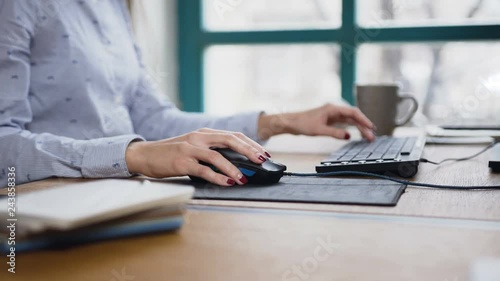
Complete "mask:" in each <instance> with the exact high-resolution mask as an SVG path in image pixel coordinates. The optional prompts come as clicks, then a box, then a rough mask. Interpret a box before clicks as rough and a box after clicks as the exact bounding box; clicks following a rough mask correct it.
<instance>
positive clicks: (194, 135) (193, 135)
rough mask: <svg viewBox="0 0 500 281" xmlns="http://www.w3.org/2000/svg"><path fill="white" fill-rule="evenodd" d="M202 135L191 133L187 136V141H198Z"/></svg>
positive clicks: (196, 132)
mask: <svg viewBox="0 0 500 281" xmlns="http://www.w3.org/2000/svg"><path fill="white" fill-rule="evenodd" d="M200 133H201V132H198V131H195V132H191V133H189V134H187V137H186V140H187V141H188V142H193V141H196V140H197V139H198V138H199V137H200Z"/></svg>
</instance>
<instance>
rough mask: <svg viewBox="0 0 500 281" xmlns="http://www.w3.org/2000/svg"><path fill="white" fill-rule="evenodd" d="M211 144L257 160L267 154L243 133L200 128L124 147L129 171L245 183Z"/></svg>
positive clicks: (223, 183)
mask: <svg viewBox="0 0 500 281" xmlns="http://www.w3.org/2000/svg"><path fill="white" fill-rule="evenodd" d="M211 147H219V148H222V147H228V148H231V149H232V150H234V151H236V152H239V153H241V154H243V155H245V156H246V157H248V158H249V159H250V160H251V161H253V162H255V163H258V164H261V163H263V162H264V161H266V157H265V156H264V155H267V156H268V157H270V155H269V153H268V152H267V151H265V150H264V149H263V148H262V147H261V146H260V145H259V144H257V143H256V142H254V141H253V140H251V139H249V138H248V137H247V136H245V135H243V134H242V133H235V132H228V131H219V130H212V129H200V130H197V131H195V132H192V133H188V134H185V135H182V136H179V137H175V138H170V139H165V140H160V141H144V142H133V143H131V144H130V145H129V147H128V148H127V151H126V156H125V159H126V162H127V166H128V168H129V171H130V173H139V174H143V175H145V176H149V177H154V178H164V177H174V176H185V175H191V176H197V177H200V178H203V179H205V180H207V181H209V182H212V183H214V184H218V185H221V186H232V185H234V184H235V183H238V184H240V185H242V184H245V183H246V182H247V179H246V178H245V176H243V174H242V173H241V172H240V170H239V169H238V168H236V167H235V166H234V165H233V164H231V162H229V161H228V160H227V159H225V158H224V157H223V156H222V155H221V154H220V153H218V152H216V151H214V150H211V149H210V148H211ZM200 161H203V162H205V163H209V164H212V165H214V166H215V167H217V168H218V169H219V170H220V171H221V172H222V173H224V174H220V173H216V172H214V171H213V170H212V169H211V168H209V167H207V166H205V165H201V164H200V163H199V162H200ZM226 175H227V176H226Z"/></svg>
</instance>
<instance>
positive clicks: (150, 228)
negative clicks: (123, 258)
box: [0, 215, 183, 254]
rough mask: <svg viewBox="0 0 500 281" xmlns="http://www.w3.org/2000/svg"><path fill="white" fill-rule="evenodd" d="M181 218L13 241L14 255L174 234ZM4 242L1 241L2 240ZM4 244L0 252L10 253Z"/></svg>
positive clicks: (180, 222) (87, 229)
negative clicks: (172, 232)
mask: <svg viewBox="0 0 500 281" xmlns="http://www.w3.org/2000/svg"><path fill="white" fill-rule="evenodd" d="M182 223H183V217H182V215H176V216H171V217H166V218H155V219H151V220H144V221H129V222H124V223H112V224H103V225H99V226H92V227H86V228H83V229H75V230H71V231H61V232H53V231H51V232H47V233H44V234H39V235H35V236H31V237H30V236H28V237H25V238H24V239H23V238H21V239H19V240H16V244H15V248H16V250H15V252H16V254H17V253H19V252H26V251H32V250H40V249H64V248H68V247H71V246H76V245H80V244H86V243H90V242H96V241H103V240H110V239H117V238H123V237H129V236H135V235H142V234H152V233H158V232H166V231H173V230H176V229H179V228H180V227H181V226H182ZM2 240H4V239H2ZM10 247H12V246H10V245H8V243H7V240H6V239H5V241H2V242H1V244H0V251H1V252H3V253H9V252H10Z"/></svg>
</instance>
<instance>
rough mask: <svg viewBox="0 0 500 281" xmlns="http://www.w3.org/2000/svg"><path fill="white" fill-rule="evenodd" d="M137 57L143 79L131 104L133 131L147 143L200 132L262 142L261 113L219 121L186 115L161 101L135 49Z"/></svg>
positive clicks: (215, 117) (222, 118) (206, 116)
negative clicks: (218, 132)
mask: <svg viewBox="0 0 500 281" xmlns="http://www.w3.org/2000/svg"><path fill="white" fill-rule="evenodd" d="M136 53H137V57H138V60H139V63H140V65H141V76H140V79H139V82H138V86H137V89H136V91H135V92H134V93H132V95H131V97H130V98H129V101H128V107H129V111H130V116H131V118H132V123H133V125H134V130H135V132H136V133H137V134H139V135H141V136H143V137H144V138H146V139H147V140H158V139H163V138H170V137H173V136H178V135H182V134H185V133H188V132H192V131H195V130H197V129H200V128H212V129H219V130H227V131H235V132H242V133H243V134H245V135H246V136H248V137H250V138H251V139H253V140H255V141H257V142H260V143H263V141H262V140H260V139H259V137H258V134H257V130H258V119H259V116H260V115H261V114H262V112H260V111H256V112H245V113H240V114H236V115H231V116H226V117H220V116H210V115H207V114H202V113H190V112H183V111H181V110H179V109H177V108H176V107H175V105H174V104H173V103H172V102H170V101H169V100H168V98H167V97H166V96H164V97H160V95H159V93H158V91H157V88H158V87H156V86H155V82H154V79H152V78H151V77H150V75H148V71H147V69H146V67H145V66H144V64H143V62H142V58H141V52H140V50H139V48H138V47H137V45H136Z"/></svg>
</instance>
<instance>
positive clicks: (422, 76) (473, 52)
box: [357, 42, 500, 124]
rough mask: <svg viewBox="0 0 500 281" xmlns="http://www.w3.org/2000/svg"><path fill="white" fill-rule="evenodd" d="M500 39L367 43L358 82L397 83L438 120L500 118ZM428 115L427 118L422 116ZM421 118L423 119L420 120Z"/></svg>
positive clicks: (363, 52)
mask: <svg viewBox="0 0 500 281" xmlns="http://www.w3.org/2000/svg"><path fill="white" fill-rule="evenodd" d="M499 54H500V43H461V42H456V43H446V44H404V45H377V44H366V45H362V46H361V47H360V49H359V57H358V76H357V78H358V82H359V83H391V82H397V83H398V84H400V85H401V87H402V92H404V93H410V94H412V95H414V96H416V97H417V99H418V100H419V103H420V105H421V106H420V110H421V112H423V113H424V114H425V115H426V116H427V117H428V118H429V121H431V122H432V123H435V124H442V123H452V122H455V123H456V122H462V120H467V121H463V122H464V123H467V122H468V121H471V120H481V121H485V122H488V123H490V124H493V123H495V122H496V124H499V123H500V55H499ZM424 120H425V119H424ZM421 121H423V120H421Z"/></svg>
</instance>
